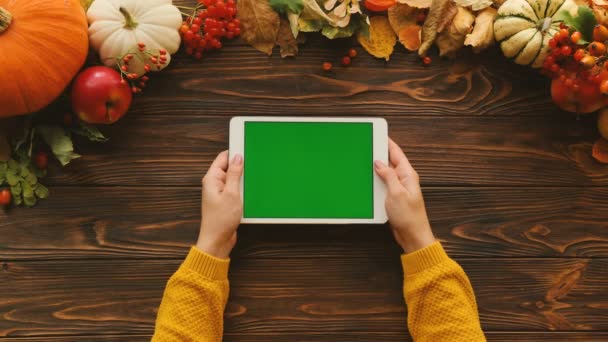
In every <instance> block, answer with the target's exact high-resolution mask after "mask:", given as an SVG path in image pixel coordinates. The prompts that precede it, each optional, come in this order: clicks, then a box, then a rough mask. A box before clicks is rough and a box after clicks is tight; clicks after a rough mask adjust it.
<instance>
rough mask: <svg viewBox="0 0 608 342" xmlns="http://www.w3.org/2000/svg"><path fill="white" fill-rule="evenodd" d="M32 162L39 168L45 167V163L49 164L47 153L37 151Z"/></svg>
mask: <svg viewBox="0 0 608 342" xmlns="http://www.w3.org/2000/svg"><path fill="white" fill-rule="evenodd" d="M34 163H35V164H36V167H37V168H39V169H41V170H43V169H46V167H47V165H48V164H49V155H48V154H47V153H46V152H44V151H38V153H36V156H35V157H34Z"/></svg>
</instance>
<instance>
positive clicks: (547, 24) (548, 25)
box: [539, 18, 552, 32]
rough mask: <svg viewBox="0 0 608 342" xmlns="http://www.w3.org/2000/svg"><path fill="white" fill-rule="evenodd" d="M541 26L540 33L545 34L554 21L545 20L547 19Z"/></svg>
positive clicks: (542, 21)
mask: <svg viewBox="0 0 608 342" xmlns="http://www.w3.org/2000/svg"><path fill="white" fill-rule="evenodd" d="M539 24H540V25H539V29H540V31H541V32H545V31H547V30H548V29H549V27H551V24H552V20H551V18H545V19H542V20H541V22H540V23H539Z"/></svg>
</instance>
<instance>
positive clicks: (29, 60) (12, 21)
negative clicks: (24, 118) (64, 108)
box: [0, 0, 89, 118]
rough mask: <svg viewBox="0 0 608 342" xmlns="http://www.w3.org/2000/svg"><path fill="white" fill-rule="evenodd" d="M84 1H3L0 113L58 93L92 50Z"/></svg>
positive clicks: (32, 107)
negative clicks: (82, 3)
mask: <svg viewBox="0 0 608 342" xmlns="http://www.w3.org/2000/svg"><path fill="white" fill-rule="evenodd" d="M88 46H89V42H88V38H87V19H86V15H85V13H84V9H83V8H82V6H81V5H80V2H79V0H27V1H22V0H0V49H2V52H0V118H2V117H8V116H15V115H22V114H27V113H32V112H35V111H38V110H40V109H42V108H43V107H45V106H46V105H48V104H49V103H51V102H52V101H53V100H54V99H55V98H57V97H58V96H59V95H60V94H61V92H63V90H64V89H65V87H66V86H67V85H68V84H69V83H70V81H71V80H72V78H73V77H74V76H75V75H76V73H77V72H78V70H80V68H81V67H82V65H83V63H84V61H85V59H86V57H87V53H88Z"/></svg>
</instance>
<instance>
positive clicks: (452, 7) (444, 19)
mask: <svg viewBox="0 0 608 342" xmlns="http://www.w3.org/2000/svg"><path fill="white" fill-rule="evenodd" d="M457 13H458V6H456V4H454V3H453V2H450V3H449V4H448V6H447V7H446V8H445V11H444V12H443V15H442V16H441V20H440V21H439V24H438V25H437V32H439V33H441V32H443V31H444V30H445V29H446V28H447V27H448V26H450V24H451V23H452V21H453V20H454V17H455V16H456V14H457Z"/></svg>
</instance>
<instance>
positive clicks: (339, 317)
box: [0, 39, 608, 342]
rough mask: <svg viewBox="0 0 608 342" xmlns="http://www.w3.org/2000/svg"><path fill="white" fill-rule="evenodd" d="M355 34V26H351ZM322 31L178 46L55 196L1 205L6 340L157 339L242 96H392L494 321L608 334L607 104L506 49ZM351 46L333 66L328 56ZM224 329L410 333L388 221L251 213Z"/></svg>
mask: <svg viewBox="0 0 608 342" xmlns="http://www.w3.org/2000/svg"><path fill="white" fill-rule="evenodd" d="M339 44H342V45H339ZM350 44H351V43H349V42H346V43H338V45H337V46H338V47H336V44H335V43H329V42H328V41H322V40H320V39H316V40H315V39H313V40H312V41H309V42H308V43H307V44H306V45H305V46H303V47H302V48H301V55H300V56H298V57H297V58H296V59H281V58H280V57H278V55H277V54H275V55H274V56H273V57H271V58H268V57H267V56H265V55H263V54H261V53H259V52H257V51H255V50H253V49H252V48H250V47H248V46H244V45H243V44H240V43H234V44H229V45H228V46H227V47H225V48H224V49H222V50H221V51H220V52H218V53H214V54H212V55H209V56H208V57H206V58H205V59H204V60H203V61H202V62H195V61H193V60H191V59H189V58H186V57H185V56H181V55H180V56H177V57H176V58H175V59H174V62H173V63H172V65H171V66H170V67H169V68H168V69H167V70H166V71H164V72H162V73H160V74H158V75H157V76H155V77H154V78H153V79H152V80H151V82H150V87H149V88H148V89H146V92H145V94H144V95H142V96H138V97H137V98H136V100H135V102H134V103H133V105H132V109H131V111H130V113H129V114H128V115H127V116H126V117H125V118H124V119H122V120H121V121H120V122H119V123H117V124H115V125H113V126H111V127H107V128H106V129H104V131H105V132H106V133H107V135H108V136H109V137H110V138H111V140H110V141H109V142H108V143H106V144H103V145H92V144H83V143H79V146H80V152H81V153H82V154H83V155H84V157H83V158H82V159H81V160H78V161H75V162H74V163H73V164H72V165H70V166H69V167H68V168H66V169H64V170H59V169H58V168H55V167H53V168H52V169H51V170H50V173H51V176H50V177H49V179H48V183H50V188H51V192H52V194H51V198H50V199H48V200H45V201H42V202H41V203H40V204H39V205H38V206H37V207H36V208H34V209H21V208H19V209H15V210H12V211H10V212H7V213H0V216H1V220H0V265H1V266H2V267H0V315H1V316H0V317H1V319H0V336H1V337H0V342H8V341H23V342H25V341H28V342H33V341H49V342H55V341H96V342H101V341H103V342H107V341H147V340H149V338H150V336H151V334H152V332H153V327H154V319H155V315H156V310H157V307H158V304H159V302H160V299H161V295H162V292H163V289H164V286H165V282H166V281H167V279H168V278H169V276H170V275H171V274H172V273H173V272H174V271H175V270H176V268H177V267H178V265H179V264H180V262H181V261H182V260H183V258H184V256H185V255H186V253H187V251H188V248H189V246H190V245H191V244H192V243H193V242H194V241H195V239H196V235H197V230H198V225H199V221H200V185H201V183H200V180H201V178H202V176H203V174H204V173H205V171H206V170H207V168H208V167H209V164H210V162H211V161H212V159H213V158H214V157H215V155H216V154H217V153H218V152H220V151H222V150H224V149H226V148H227V146H228V145H227V141H228V121H229V120H230V118H231V117H232V116H236V115H335V116H346V115H349V116H352V115H357V116H358V115H361V116H383V117H385V118H386V119H387V120H388V122H389V127H390V135H391V136H392V137H393V138H394V139H395V140H396V141H397V142H398V143H399V144H400V145H401V146H402V147H403V148H404V150H405V151H406V152H407V154H408V156H409V157H410V159H411V161H412V163H413V165H414V167H415V168H416V169H417V170H418V171H419V173H420V175H421V178H422V183H423V188H424V194H425V197H426V202H427V207H428V211H429V215H430V217H431V221H432V225H433V228H434V231H435V233H436V235H437V237H438V238H439V239H440V240H441V241H442V242H443V244H444V246H445V247H446V249H447V250H448V252H449V254H450V255H451V256H453V257H454V258H455V259H456V260H457V261H458V262H460V263H461V265H462V266H463V267H464V269H465V270H466V272H467V274H468V275H469V277H470V279H471V281H472V283H473V286H474V288H475V292H476V295H477V300H478V304H479V310H480V315H481V321H482V325H483V328H484V330H485V331H486V333H487V336H488V340H490V341H552V342H555V341H586V342H588V341H608V187H607V185H608V166H601V165H600V164H598V163H596V162H595V161H593V160H592V159H591V156H590V148H591V143H592V142H593V141H594V140H595V139H596V138H597V136H598V133H597V131H596V128H595V122H594V120H595V117H594V116H583V117H581V118H580V119H577V118H576V117H575V116H574V115H571V114H567V113H563V112H560V111H559V110H558V109H557V108H556V107H555V106H554V105H553V104H552V103H551V99H550V96H549V89H548V88H549V87H548V83H549V82H548V80H546V79H544V78H542V77H541V76H538V75H537V73H536V72H534V71H532V70H531V69H528V68H523V67H518V66H515V65H513V64H511V63H510V62H508V61H507V60H505V59H504V58H502V56H500V55H499V53H498V52H497V51H495V50H494V51H491V52H488V53H485V54H483V55H481V56H468V57H466V58H463V59H460V61H459V62H457V63H453V62H452V61H449V60H441V61H440V60H439V58H435V61H434V62H433V65H432V66H430V67H423V66H422V65H421V63H420V62H419V60H418V59H417V58H416V56H414V55H413V54H408V53H406V52H405V51H403V50H402V48H399V49H398V50H397V52H396V53H395V54H394V56H393V58H392V60H391V61H390V63H385V62H383V61H381V60H375V59H373V58H372V57H370V56H368V55H367V54H365V53H363V51H361V50H359V56H358V57H357V58H356V59H355V60H354V63H353V65H352V66H351V67H348V68H343V67H340V66H339V65H338V64H339V63H337V61H338V58H339V57H340V56H341V55H342V54H343V53H344V51H346V49H347V48H348V47H350ZM326 60H332V61H335V62H336V63H334V64H335V66H334V70H333V71H332V72H330V73H325V72H323V71H322V70H321V64H322V63H323V62H324V61H326ZM230 279H231V297H230V303H229V304H228V306H227V309H226V320H225V321H226V324H225V332H226V338H225V340H226V341H271V340H272V341H304V340H305V341H406V340H408V339H409V335H408V333H407V327H406V308H405V306H404V303H403V298H402V294H401V285H402V273H401V269H400V263H399V249H398V248H397V246H396V245H395V243H394V242H393V238H392V236H391V234H390V233H389V230H388V228H387V227H385V226H371V225H370V226H333V227H327V226H243V227H241V228H240V230H239V242H238V245H237V248H236V250H235V251H234V252H233V262H232V266H231V270H230Z"/></svg>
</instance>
